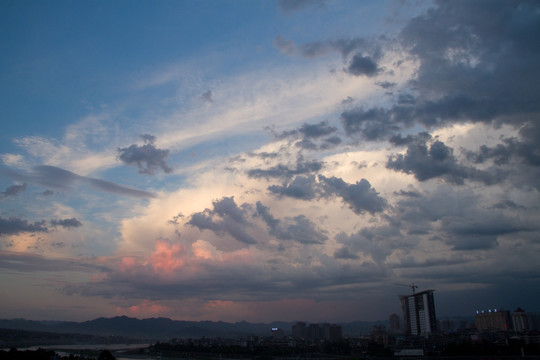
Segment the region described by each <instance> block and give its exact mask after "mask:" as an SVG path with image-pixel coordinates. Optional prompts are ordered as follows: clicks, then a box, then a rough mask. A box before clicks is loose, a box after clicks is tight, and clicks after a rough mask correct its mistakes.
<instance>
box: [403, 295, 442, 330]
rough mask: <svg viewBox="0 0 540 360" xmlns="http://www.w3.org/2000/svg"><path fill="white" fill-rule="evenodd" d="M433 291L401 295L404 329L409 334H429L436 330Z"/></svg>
mask: <svg viewBox="0 0 540 360" xmlns="http://www.w3.org/2000/svg"><path fill="white" fill-rule="evenodd" d="M433 291H435V290H426V291H422V292H419V293H416V294H412V295H401V296H400V297H399V298H400V301H401V309H402V310H403V323H404V327H405V331H406V332H407V333H408V334H411V335H429V334H432V333H434V332H435V331H436V330H437V317H436V316H435V300H434V298H433Z"/></svg>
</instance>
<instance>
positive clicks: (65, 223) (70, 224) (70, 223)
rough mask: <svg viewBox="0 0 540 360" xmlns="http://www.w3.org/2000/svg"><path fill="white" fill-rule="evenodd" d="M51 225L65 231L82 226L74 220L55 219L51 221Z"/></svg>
mask: <svg viewBox="0 0 540 360" xmlns="http://www.w3.org/2000/svg"><path fill="white" fill-rule="evenodd" d="M51 225H52V226H61V227H63V228H66V229H71V228H75V227H79V226H82V222H80V221H79V220H77V219H76V218H71V219H55V220H51Z"/></svg>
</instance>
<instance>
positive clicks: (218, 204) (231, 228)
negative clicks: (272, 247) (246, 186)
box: [187, 196, 257, 244]
mask: <svg viewBox="0 0 540 360" xmlns="http://www.w3.org/2000/svg"><path fill="white" fill-rule="evenodd" d="M212 205H213V208H212V209H205V210H204V211H202V212H198V213H194V214H192V215H191V216H190V218H189V221H188V222H187V224H188V225H191V226H194V227H196V228H198V229H199V230H201V231H202V230H211V231H213V232H214V233H216V234H217V235H222V234H229V235H230V236H232V237H233V238H235V239H236V240H238V241H240V242H243V243H245V244H255V243H257V241H256V240H255V239H254V238H253V237H252V236H251V235H249V234H248V233H247V232H246V227H248V226H249V223H248V221H247V219H246V216H247V210H246V206H247V205H244V206H243V207H242V208H241V207H238V205H236V202H235V201H234V197H233V196H231V197H224V198H222V199H221V200H216V201H214V202H212Z"/></svg>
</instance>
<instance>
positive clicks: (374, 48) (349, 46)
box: [273, 34, 381, 62]
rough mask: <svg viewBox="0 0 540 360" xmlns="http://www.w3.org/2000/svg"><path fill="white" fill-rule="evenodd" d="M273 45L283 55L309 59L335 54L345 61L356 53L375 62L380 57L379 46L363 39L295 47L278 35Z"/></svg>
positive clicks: (320, 42) (290, 41)
mask: <svg viewBox="0 0 540 360" xmlns="http://www.w3.org/2000/svg"><path fill="white" fill-rule="evenodd" d="M273 45H274V46H275V47H276V48H277V49H278V50H279V51H280V52H282V53H283V54H285V55H296V54H298V55H299V56H302V57H305V58H309V59H313V58H317V57H320V56H325V55H328V54H331V53H336V52H337V53H339V54H340V55H341V56H342V58H343V59H347V58H348V57H349V55H350V54H351V53H353V52H357V54H356V55H357V56H359V57H362V54H364V55H363V56H365V57H366V58H370V59H371V61H373V62H376V61H378V59H379V57H380V55H381V52H380V47H379V45H377V44H376V43H374V42H372V41H370V40H367V39H363V38H352V39H337V40H327V41H314V42H310V43H306V44H302V45H300V46H297V45H296V43H295V42H294V41H293V40H289V39H286V38H285V37H283V35H281V34H280V35H277V36H276V37H275V38H274V42H273Z"/></svg>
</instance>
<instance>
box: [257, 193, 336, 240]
mask: <svg viewBox="0 0 540 360" xmlns="http://www.w3.org/2000/svg"><path fill="white" fill-rule="evenodd" d="M256 209H257V215H259V216H261V217H262V219H263V220H264V222H265V223H266V225H268V228H269V229H270V234H271V235H273V236H275V237H277V238H278V239H280V240H293V241H296V242H298V243H301V244H322V243H323V242H324V241H326V240H327V239H328V237H327V236H326V235H325V234H324V231H323V230H321V229H317V227H316V226H315V224H314V223H313V222H312V221H311V220H309V219H308V218H307V217H306V216H304V215H297V216H295V217H293V218H289V217H288V218H285V219H284V220H280V219H276V218H274V216H273V215H272V214H271V213H270V209H269V208H268V207H266V206H264V205H263V204H262V203H261V202H260V201H258V202H257V204H256Z"/></svg>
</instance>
